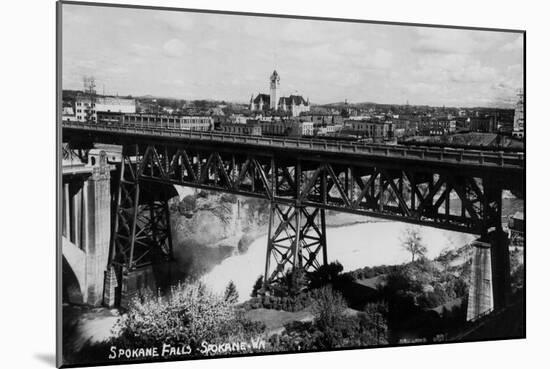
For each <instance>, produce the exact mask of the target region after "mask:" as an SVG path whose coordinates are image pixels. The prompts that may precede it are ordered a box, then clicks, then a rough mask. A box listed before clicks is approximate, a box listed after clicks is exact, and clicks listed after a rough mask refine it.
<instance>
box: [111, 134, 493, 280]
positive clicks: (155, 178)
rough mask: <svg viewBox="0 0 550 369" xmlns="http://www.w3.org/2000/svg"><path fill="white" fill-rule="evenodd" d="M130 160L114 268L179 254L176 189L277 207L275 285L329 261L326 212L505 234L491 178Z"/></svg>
mask: <svg viewBox="0 0 550 369" xmlns="http://www.w3.org/2000/svg"><path fill="white" fill-rule="evenodd" d="M122 158H123V159H122V165H121V168H120V182H119V184H118V195H117V203H116V217H115V224H114V232H113V241H112V246H111V262H112V263H119V264H121V265H123V266H125V267H127V268H128V269H129V270H131V269H132V268H135V267H138V266H140V265H144V264H146V263H148V262H151V261H154V260H156V259H158V258H159V257H164V258H170V257H171V255H172V240H171V234H170V219H169V210H168V199H169V194H168V191H166V190H165V189H166V188H168V187H172V185H183V186H189V187H195V188H203V189H211V190H217V191H223V192H230V193H236V194H240V195H244V196H254V197H259V198H265V199H266V200H268V201H269V203H270V222H269V239H268V247H267V253H266V265H265V279H264V280H265V281H266V283H270V282H273V281H277V280H278V279H280V278H281V277H283V276H284V273H285V272H286V270H288V269H289V268H296V267H298V268H303V269H304V270H306V271H313V270H316V269H317V268H319V266H320V265H321V263H323V264H325V263H326V262H327V244H326V230H325V228H326V227H325V210H326V209H333V210H338V211H343V212H350V213H357V214H363V215H370V216H375V217H384V218H390V219H395V220H399V221H405V222H411V223H418V224H423V225H429V226H434V227H437V228H445V229H452V230H456V231H462V232H468V233H474V234H480V235H482V236H483V235H486V234H487V233H489V232H490V231H491V230H493V229H495V230H500V229H501V217H500V212H501V206H502V204H501V195H502V187H501V186H499V185H498V184H496V183H495V182H493V181H492V180H491V178H482V177H472V176H468V175H462V174H461V173H456V172H451V171H435V170H430V168H422V167H404V168H396V167H392V166H385V165H381V164H379V163H378V164H376V165H374V164H369V163H362V164H351V163H349V164H342V163H334V162H329V161H326V160H322V159H320V158H307V159H305V158H291V157H285V158H275V157H273V156H270V155H269V154H264V153H250V154H246V155H243V154H234V153H228V152H222V151H217V150H214V149H207V148H204V149H197V148H183V147H178V146H167V145H153V144H150V145H129V146H125V147H124V148H123V155H122Z"/></svg>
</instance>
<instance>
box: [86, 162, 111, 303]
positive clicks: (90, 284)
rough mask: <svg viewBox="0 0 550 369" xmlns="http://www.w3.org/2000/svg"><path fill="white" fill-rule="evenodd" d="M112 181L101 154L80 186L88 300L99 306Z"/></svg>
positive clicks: (106, 251)
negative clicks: (84, 232) (83, 214)
mask: <svg viewBox="0 0 550 369" xmlns="http://www.w3.org/2000/svg"><path fill="white" fill-rule="evenodd" d="M110 186H111V180H110V167H109V165H108V164H107V161H106V157H105V155H104V153H103V155H102V157H100V161H99V163H98V165H96V166H95V167H94V168H93V172H92V175H91V177H90V178H89V179H88V181H87V183H86V184H85V186H84V188H83V195H84V196H86V198H85V200H84V201H83V203H84V204H86V209H84V213H85V216H84V219H85V222H86V223H85V224H84V227H83V229H85V230H86V231H87V232H86V233H87V236H86V237H85V241H84V242H83V244H84V245H85V247H86V249H85V251H86V281H87V283H86V289H87V302H88V303H89V304H91V305H100V304H101V303H102V301H103V287H104V275H105V270H106V268H107V263H108V259H109V242H110V238H111V191H110Z"/></svg>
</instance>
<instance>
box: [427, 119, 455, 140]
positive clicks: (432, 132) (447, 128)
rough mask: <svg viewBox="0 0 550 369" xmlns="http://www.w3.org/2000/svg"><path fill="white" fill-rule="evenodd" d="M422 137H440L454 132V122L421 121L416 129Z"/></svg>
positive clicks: (443, 120)
mask: <svg viewBox="0 0 550 369" xmlns="http://www.w3.org/2000/svg"><path fill="white" fill-rule="evenodd" d="M418 131H419V134H420V135H422V136H441V135H445V134H449V133H454V132H455V131H456V120H447V119H436V118H432V119H429V120H423V121H421V122H420V124H419V127H418Z"/></svg>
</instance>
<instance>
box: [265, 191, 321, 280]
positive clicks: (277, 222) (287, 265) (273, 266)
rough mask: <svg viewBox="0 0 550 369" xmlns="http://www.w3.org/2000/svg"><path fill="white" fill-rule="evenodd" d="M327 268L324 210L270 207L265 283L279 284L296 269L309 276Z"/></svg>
mask: <svg viewBox="0 0 550 369" xmlns="http://www.w3.org/2000/svg"><path fill="white" fill-rule="evenodd" d="M326 264H327V239H326V223H325V210H324V209H319V208H314V207H304V206H291V205H280V204H277V203H274V202H272V203H271V209H270V215H269V232H268V241H267V253H266V264H265V274H264V281H265V283H266V284H271V283H276V282H278V281H280V280H281V279H282V278H283V277H284V276H285V273H286V272H287V271H289V270H293V269H294V268H300V269H303V270H304V271H306V272H312V271H315V270H318V269H319V268H320V267H321V265H326Z"/></svg>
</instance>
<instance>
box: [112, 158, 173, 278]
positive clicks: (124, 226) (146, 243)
mask: <svg viewBox="0 0 550 369" xmlns="http://www.w3.org/2000/svg"><path fill="white" fill-rule="evenodd" d="M137 152H138V151H137V149H136V151H135V152H132V153H133V154H131V153H129V150H128V149H127V148H125V150H124V151H123V157H122V163H121V167H120V176H119V182H118V188H117V191H116V205H115V213H114V217H115V218H114V224H113V232H112V238H111V247H110V248H111V251H110V255H109V265H118V266H121V267H123V268H124V269H126V270H132V269H134V268H136V267H140V266H143V265H147V264H149V263H151V262H155V261H159V259H160V258H162V259H166V260H169V259H171V258H172V235H171V230H170V211H169V207H168V196H167V193H166V191H164V190H163V188H159V187H154V185H153V184H152V183H150V182H149V181H146V180H143V179H142V178H141V175H142V174H143V172H144V170H145V169H146V168H145V167H146V165H147V160H148V158H149V159H151V158H153V157H154V153H149V152H148V153H147V155H144V159H145V160H140V157H139V156H138V155H135V154H136V153H137ZM156 160H157V161H158V158H156ZM161 187H162V186H161Z"/></svg>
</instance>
